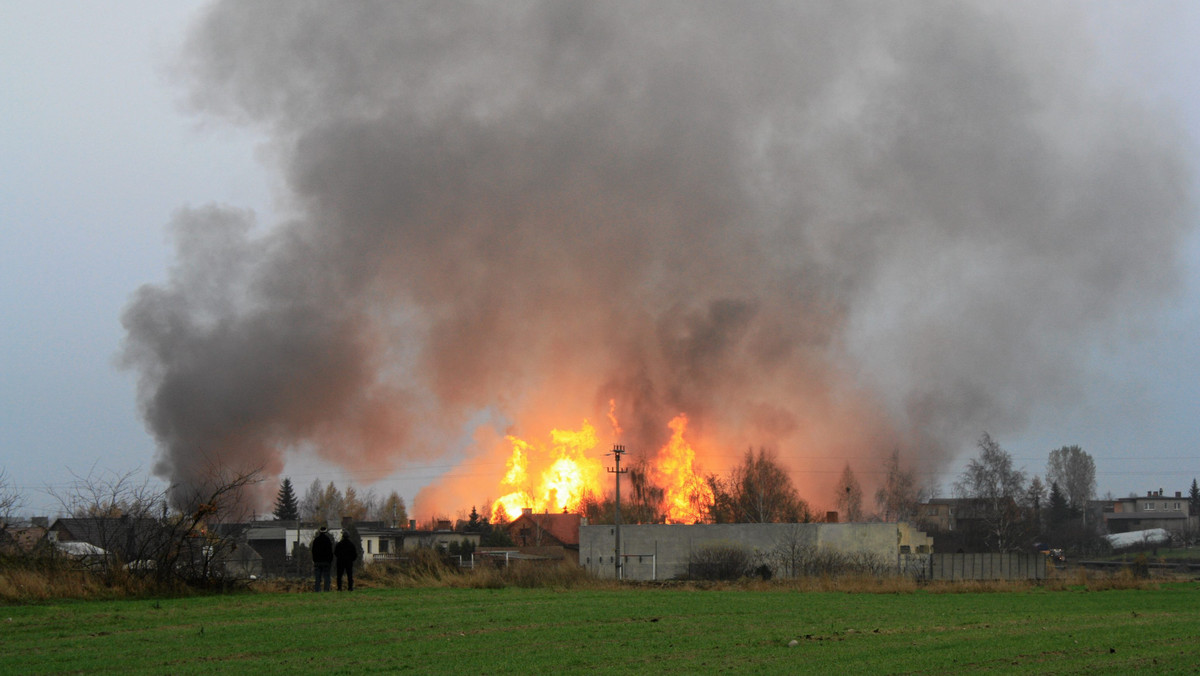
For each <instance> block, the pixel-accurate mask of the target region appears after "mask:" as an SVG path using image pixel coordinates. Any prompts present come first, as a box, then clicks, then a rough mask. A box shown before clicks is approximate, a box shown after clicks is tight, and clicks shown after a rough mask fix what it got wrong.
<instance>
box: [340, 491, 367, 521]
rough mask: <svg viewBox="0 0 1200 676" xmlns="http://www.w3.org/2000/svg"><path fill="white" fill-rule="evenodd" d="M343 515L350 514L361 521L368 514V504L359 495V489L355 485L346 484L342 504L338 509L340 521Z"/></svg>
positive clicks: (349, 515)
mask: <svg viewBox="0 0 1200 676" xmlns="http://www.w3.org/2000/svg"><path fill="white" fill-rule="evenodd" d="M343 516H348V517H350V518H352V519H354V520H355V521H361V520H362V519H363V518H365V517H366V516H367V505H366V503H364V502H363V501H362V499H361V498H359V497H358V491H357V490H356V489H355V488H354V486H346V492H345V493H343V494H342V504H341V508H340V509H339V510H338V521H339V522H340V521H341V517H343Z"/></svg>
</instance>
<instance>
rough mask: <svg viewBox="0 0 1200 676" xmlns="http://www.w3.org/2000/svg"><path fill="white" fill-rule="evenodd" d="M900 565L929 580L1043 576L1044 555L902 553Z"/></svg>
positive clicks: (917, 576)
mask: <svg viewBox="0 0 1200 676" xmlns="http://www.w3.org/2000/svg"><path fill="white" fill-rule="evenodd" d="M900 566H901V570H903V571H906V572H908V573H909V574H911V575H913V576H914V577H916V578H917V579H920V580H931V581H942V580H1044V579H1046V557H1045V556H1043V555H1041V554H1014V553H1009V554H917V555H903V554H902V555H901V559H900Z"/></svg>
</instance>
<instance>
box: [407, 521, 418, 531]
mask: <svg viewBox="0 0 1200 676" xmlns="http://www.w3.org/2000/svg"><path fill="white" fill-rule="evenodd" d="M408 529H409V530H416V529H417V520H416V519H409V520H408Z"/></svg>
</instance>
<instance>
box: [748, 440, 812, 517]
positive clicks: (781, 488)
mask: <svg viewBox="0 0 1200 676" xmlns="http://www.w3.org/2000/svg"><path fill="white" fill-rule="evenodd" d="M730 486H731V488H732V491H731V496H732V500H733V506H734V511H735V513H736V516H737V518H738V521H740V522H743V523H789V522H808V521H811V520H812V513H811V512H810V511H809V508H808V503H806V502H805V501H804V500H802V499H800V494H799V493H798V492H797V491H796V487H795V486H794V485H793V484H792V480H791V478H790V477H789V476H788V475H787V471H786V470H784V469H783V467H782V466H781V465H780V464H779V462H778V461H777V460H776V459H775V455H774V454H773V453H771V452H769V451H767V449H765V448H759V449H758V453H757V454H756V453H755V452H754V449H749V450H747V451H746V456H745V458H743V460H742V464H741V465H738V466H737V467H736V468H734V470H733V474H732V476H731V479H730Z"/></svg>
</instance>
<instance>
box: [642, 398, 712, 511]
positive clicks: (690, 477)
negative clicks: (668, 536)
mask: <svg viewBox="0 0 1200 676" xmlns="http://www.w3.org/2000/svg"><path fill="white" fill-rule="evenodd" d="M668 427H670V428H671V439H670V440H669V441H667V445H666V446H664V447H663V448H662V450H661V451H659V452H658V456H657V461H656V462H655V464H654V465H653V472H652V475H653V476H654V480H655V483H657V484H658V485H659V486H662V488H663V492H664V493H665V494H666V495H665V498H666V499H665V502H666V504H665V505H664V510H665V512H666V515H667V522H668V523H695V522H697V521H699V520H700V519H701V518H702V517H703V516H704V507H705V505H709V504H712V501H713V492H712V488H710V487H709V485H708V483H707V482H705V481H704V478H703V477H701V476H700V475H699V474H698V473H697V472H696V466H695V463H696V451H695V450H694V449H693V448H692V447H691V445H690V444H688V442H687V441H686V440H684V438H683V433H684V431H685V430H686V429H687V416H686V415H684V414H682V413H680V414H679V415H677V416H675V418H674V419H673V420H671V422H670V423H668Z"/></svg>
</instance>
